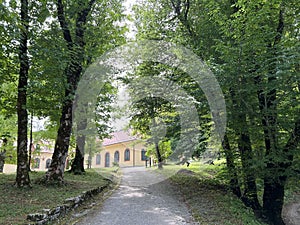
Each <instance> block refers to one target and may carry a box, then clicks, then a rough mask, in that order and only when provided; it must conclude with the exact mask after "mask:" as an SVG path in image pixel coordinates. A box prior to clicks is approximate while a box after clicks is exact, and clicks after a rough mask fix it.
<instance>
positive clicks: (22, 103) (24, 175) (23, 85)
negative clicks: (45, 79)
mask: <svg viewBox="0 0 300 225" xmlns="http://www.w3.org/2000/svg"><path fill="white" fill-rule="evenodd" d="M21 24H22V27H21V32H20V34H21V37H20V47H19V60H20V71H19V84H18V100H17V114H18V139H17V176H16V186H17V187H25V186H30V178H29V172H28V152H27V125H28V118H27V117H28V114H27V109H26V105H27V85H28V71H29V58H28V55H27V54H28V53H27V51H28V47H27V42H28V30H29V16H28V1H27V0H22V1H21Z"/></svg>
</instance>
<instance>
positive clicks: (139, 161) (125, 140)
mask: <svg viewBox="0 0 300 225" xmlns="http://www.w3.org/2000/svg"><path fill="white" fill-rule="evenodd" d="M53 146H54V141H46V140H41V141H39V142H38V143H37V144H34V145H33V146H32V157H31V169H32V170H34V171H46V170H47V169H48V168H49V166H50V164H51V159H52V154H53V149H54V147H53ZM88 159H89V156H88V153H87V152H86V154H85V157H84V162H85V168H87V167H88V164H87V163H86V162H88ZM146 159H147V157H146V148H145V142H144V141H142V140H140V139H139V138H137V137H135V136H131V135H130V134H129V132H126V131H118V132H115V133H112V134H111V138H106V139H104V140H103V143H102V148H101V149H99V150H98V152H96V153H95V154H94V156H93V157H92V159H91V160H90V166H91V168H103V167H112V166H114V165H119V166H120V167H132V166H145V165H146ZM152 164H153V163H152ZM69 166H70V158H69V157H67V162H66V169H68V168H69ZM15 171H16V165H8V164H5V165H4V173H10V172H15Z"/></svg>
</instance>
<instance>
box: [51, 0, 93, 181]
mask: <svg viewBox="0 0 300 225" xmlns="http://www.w3.org/2000/svg"><path fill="white" fill-rule="evenodd" d="M94 3H95V0H90V1H89V2H86V1H79V4H81V6H82V7H81V8H80V10H79V12H78V13H77V19H76V27H75V39H74V40H72V36H71V31H70V29H69V25H68V22H67V20H66V18H65V13H64V6H63V3H62V0H57V3H56V6H57V16H58V20H59V23H60V27H61V29H62V33H63V37H64V39H65V41H66V44H67V46H68V51H69V54H70V57H69V63H68V65H67V68H66V70H65V75H66V78H67V87H66V90H65V101H64V104H63V109H62V114H61V118H60V126H59V129H58V132H57V138H56V143H55V148H54V153H53V156H52V161H51V165H50V168H49V170H48V171H47V173H46V182H51V181H58V182H60V183H62V182H63V181H64V178H63V176H64V170H65V164H66V159H67V156H68V149H69V143H70V137H71V131H72V124H73V120H72V116H73V115H72V113H73V112H72V110H73V100H74V95H75V92H76V89H77V85H78V83H79V80H80V75H81V72H82V64H83V61H84V46H85V43H84V31H85V28H84V26H85V24H86V20H87V16H88V14H89V13H90V11H91V9H92V6H93V4H94Z"/></svg>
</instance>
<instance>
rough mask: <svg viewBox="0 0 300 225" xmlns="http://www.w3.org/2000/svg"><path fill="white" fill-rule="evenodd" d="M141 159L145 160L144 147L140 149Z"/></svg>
mask: <svg viewBox="0 0 300 225" xmlns="http://www.w3.org/2000/svg"><path fill="white" fill-rule="evenodd" d="M141 160H142V161H146V160H147V156H146V151H145V149H142V151H141Z"/></svg>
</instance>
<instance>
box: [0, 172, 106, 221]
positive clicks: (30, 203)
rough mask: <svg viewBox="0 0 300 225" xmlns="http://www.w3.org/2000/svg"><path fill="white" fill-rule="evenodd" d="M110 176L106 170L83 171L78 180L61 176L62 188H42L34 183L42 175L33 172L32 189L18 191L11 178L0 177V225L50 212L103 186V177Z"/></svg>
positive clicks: (104, 180) (71, 176)
mask: <svg viewBox="0 0 300 225" xmlns="http://www.w3.org/2000/svg"><path fill="white" fill-rule="evenodd" d="M101 174H102V175H104V176H102V175H101ZM110 174H111V171H110V170H103V171H102V170H97V171H95V170H87V171H86V173H85V174H84V175H81V176H79V175H73V174H69V173H65V181H66V182H65V185H62V186H44V185H41V184H38V182H36V181H38V180H39V179H40V178H41V177H43V176H44V172H33V173H30V177H31V182H32V188H22V189H19V188H16V187H15V186H14V181H15V174H9V175H6V174H0V193H1V198H0V224H25V223H26V217H27V215H28V214H30V213H36V212H41V210H42V209H51V208H53V207H56V206H58V205H61V204H63V202H64V200H65V199H67V198H70V197H75V196H78V195H79V194H81V193H82V192H83V191H86V190H90V189H93V188H96V187H99V186H103V185H105V184H107V183H108V181H107V180H106V179H104V177H106V178H110V177H111V175H110Z"/></svg>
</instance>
